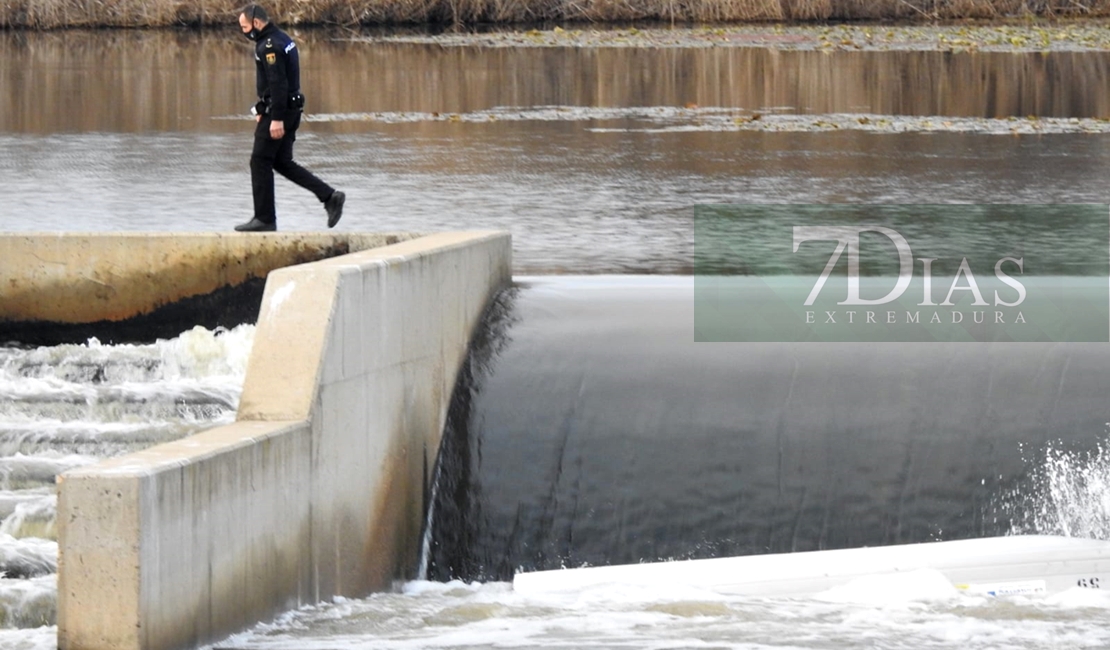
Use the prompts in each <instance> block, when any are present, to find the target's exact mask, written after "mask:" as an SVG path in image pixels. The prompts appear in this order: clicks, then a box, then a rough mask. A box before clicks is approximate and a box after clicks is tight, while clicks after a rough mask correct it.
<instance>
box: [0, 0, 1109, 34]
mask: <svg viewBox="0 0 1110 650" xmlns="http://www.w3.org/2000/svg"><path fill="white" fill-rule="evenodd" d="M264 1H265V0H264ZM265 4H266V6H267V8H268V9H269V10H270V11H271V13H272V14H273V15H275V16H277V17H279V19H280V22H281V24H283V25H321V24H338V25H348V26H358V25H421V24H447V25H470V24H477V23H497V24H529V23H538V22H543V21H568V22H578V21H587V22H595V23H604V22H613V21H642V20H646V21H664V22H669V23H726V22H762V21H787V22H806V21H823V20H903V21H905V20H910V21H913V20H952V19H956V20H958V19H970V18H1001V17H1008V16H1050V17H1063V16H1106V15H1110V0H270V1H265ZM240 5H241V2H239V0H233V1H229V0H3V2H2V3H0V28H8V29H11V28H16V29H61V28H89V27H121V28H148V27H172V26H193V27H201V26H209V25H227V24H233V23H234V21H235V16H236V10H237V8H238V7H239V6H240Z"/></svg>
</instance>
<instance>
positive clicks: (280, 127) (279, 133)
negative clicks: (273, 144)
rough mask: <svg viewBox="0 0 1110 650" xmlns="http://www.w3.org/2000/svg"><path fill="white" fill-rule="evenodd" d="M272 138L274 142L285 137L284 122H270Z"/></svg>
mask: <svg viewBox="0 0 1110 650" xmlns="http://www.w3.org/2000/svg"><path fill="white" fill-rule="evenodd" d="M270 137H271V138H273V139H274V140H280V139H282V138H284V137H285V122H283V121H282V120H274V121H273V122H270Z"/></svg>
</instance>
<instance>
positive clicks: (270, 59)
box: [266, 52, 277, 65]
mask: <svg viewBox="0 0 1110 650" xmlns="http://www.w3.org/2000/svg"><path fill="white" fill-rule="evenodd" d="M266 63H269V64H270V65H273V64H275V63H277V54H275V53H273V52H270V53H268V54H266Z"/></svg>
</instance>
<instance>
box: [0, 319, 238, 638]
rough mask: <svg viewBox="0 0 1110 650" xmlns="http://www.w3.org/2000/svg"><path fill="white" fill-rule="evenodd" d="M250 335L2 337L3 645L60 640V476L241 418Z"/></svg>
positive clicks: (0, 535)
mask: <svg viewBox="0 0 1110 650" xmlns="http://www.w3.org/2000/svg"><path fill="white" fill-rule="evenodd" d="M253 336H254V326H252V325H243V326H239V327H236V328H234V329H231V330H223V329H219V330H216V331H211V330H207V329H205V328H203V327H196V328H194V329H192V330H190V331H188V332H185V333H183V334H181V335H180V336H178V337H176V338H174V339H171V340H160V341H158V342H156V343H152V344H146V345H106V344H102V343H101V342H99V341H97V340H96V339H91V340H89V341H88V342H87V343H85V344H80V345H59V346H54V347H40V348H34V349H21V348H0V572H2V577H0V648H5V649H7V648H12V649H15V648H29V649H39V648H42V649H45V648H54V647H56V645H57V630H56V628H55V626H54V622H55V618H56V608H57V607H56V603H57V576H56V572H57V563H58V544H57V541H56V538H57V528H56V522H55V520H56V516H57V505H58V500H57V495H56V491H55V478H56V477H57V475H58V474H60V473H62V472H64V471H66V470H69V469H73V468H75V467H81V466H85V465H90V464H92V463H96V462H97V461H99V460H100V459H102V458H105V457H109V456H115V455H119V454H124V453H128V452H130V451H136V450H138V449H143V448H146V447H149V446H152V445H155V444H158V443H161V442H167V441H170V440H175V439H177V438H181V437H183V436H187V435H191V434H193V433H197V432H199V431H202V430H204V429H208V428H211V427H213V426H217V425H220V424H225V423H229V422H232V421H234V419H235V412H236V409H237V408H238V403H239V394H240V392H241V391H242V386H243V377H244V375H245V374H246V365H247V359H248V357H249V355H250V348H251V342H252V340H253Z"/></svg>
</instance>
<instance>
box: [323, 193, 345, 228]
mask: <svg viewBox="0 0 1110 650" xmlns="http://www.w3.org/2000/svg"><path fill="white" fill-rule="evenodd" d="M346 200H347V195H346V194H344V193H343V192H340V191H339V190H336V191H334V192H332V193H331V196H329V197H328V200H327V201H324V209H325V210H327V211H328V228H334V227H335V224H337V223H339V218H340V217H342V216H343V203H344V202H346Z"/></svg>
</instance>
